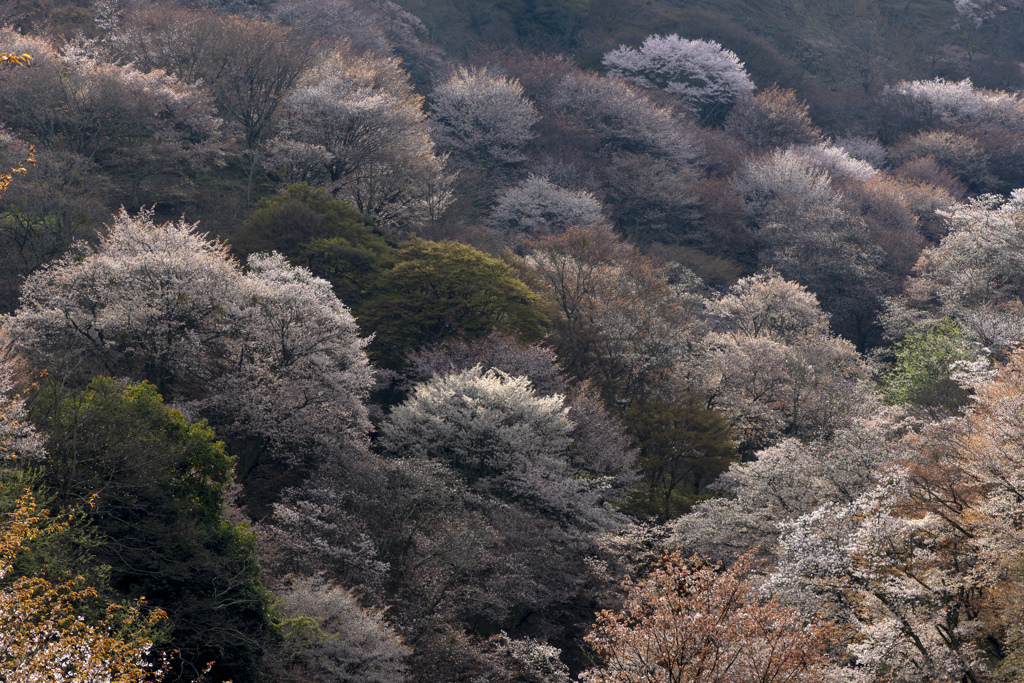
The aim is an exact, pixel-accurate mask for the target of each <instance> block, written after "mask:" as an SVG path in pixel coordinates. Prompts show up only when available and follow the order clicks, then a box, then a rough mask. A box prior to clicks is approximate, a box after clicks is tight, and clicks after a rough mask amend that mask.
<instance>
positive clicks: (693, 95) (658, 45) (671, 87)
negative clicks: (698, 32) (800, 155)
mask: <svg viewBox="0 0 1024 683" xmlns="http://www.w3.org/2000/svg"><path fill="white" fill-rule="evenodd" d="M604 65H605V66H606V67H608V70H609V72H610V73H611V74H612V75H615V76H620V77H622V78H628V79H629V80H631V81H633V82H634V83H636V84H638V85H640V86H642V87H644V88H661V89H664V90H665V91H667V92H670V93H672V94H674V95H679V96H680V97H682V98H683V99H684V100H685V101H686V102H688V103H689V104H690V105H691V106H692V107H693V108H694V110H696V111H699V112H700V113H701V118H702V119H704V120H708V119H712V118H714V117H716V116H720V115H721V114H722V113H723V112H724V111H725V110H726V109H728V107H729V106H731V105H732V104H733V103H734V102H736V101H737V100H739V99H741V98H743V97H749V96H750V95H751V94H752V93H753V92H754V82H753V81H751V80H750V76H748V75H747V72H746V70H745V69H744V68H743V62H741V61H740V60H739V57H737V56H736V53H734V52H732V51H731V50H726V49H725V48H723V47H722V46H721V45H720V44H718V43H716V42H715V41H713V40H686V39H685V38H680V37H679V36H678V35H677V34H675V33H673V34H672V35H670V36H657V35H652V36H648V37H647V39H646V40H644V42H643V44H642V45H641V46H640V49H638V50H634V49H633V48H629V47H626V46H625V45H620V46H619V48H618V49H617V50H613V51H612V52H609V53H608V54H606V55H605V56H604Z"/></svg>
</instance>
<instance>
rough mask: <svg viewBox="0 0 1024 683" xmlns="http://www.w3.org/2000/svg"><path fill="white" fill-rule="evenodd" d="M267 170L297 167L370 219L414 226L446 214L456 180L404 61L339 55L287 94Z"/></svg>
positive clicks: (313, 69)
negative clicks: (437, 147) (440, 152)
mask: <svg viewBox="0 0 1024 683" xmlns="http://www.w3.org/2000/svg"><path fill="white" fill-rule="evenodd" d="M283 105H284V121H283V124H282V127H283V131H282V133H281V135H279V136H278V137H277V138H275V140H274V141H272V142H271V143H270V145H269V148H270V158H269V159H268V160H267V162H266V165H267V166H268V168H271V169H275V168H283V169H288V168H292V169H298V170H299V171H300V172H301V173H302V175H303V176H304V177H298V178H291V180H307V181H309V182H311V183H315V184H322V185H324V186H326V187H327V188H328V189H329V190H330V191H331V193H332V194H334V195H335V196H336V197H338V198H340V199H349V200H351V201H352V203H353V204H354V205H355V206H356V208H358V209H359V211H360V212H361V213H362V214H363V217H364V219H365V220H367V221H368V222H369V221H373V222H375V223H377V224H380V225H382V226H387V227H393V228H401V227H402V226H409V225H411V226H415V225H417V224H418V223H417V222H422V221H424V220H427V219H429V218H430V216H431V215H432V214H433V215H436V214H438V213H440V212H441V211H443V209H444V206H445V205H446V204H445V203H446V202H450V201H451V198H450V195H449V194H448V190H449V189H450V188H449V186H450V182H451V177H450V174H447V173H446V171H445V161H444V157H438V156H437V155H436V154H435V153H434V144H433V142H432V141H431V140H430V137H429V136H428V133H427V123H426V120H425V116H424V114H423V110H422V108H421V105H422V98H421V97H419V96H418V95H416V94H415V93H414V92H413V90H412V86H411V85H410V84H409V82H408V79H407V77H406V75H405V73H404V72H403V71H402V70H401V69H400V68H399V61H398V59H397V58H383V57H373V56H362V57H356V56H355V55H353V54H351V53H349V52H337V53H335V54H333V55H331V56H329V57H327V58H325V59H323V60H321V61H320V62H319V63H318V64H317V65H316V66H314V67H313V68H312V69H310V70H308V71H307V72H306V73H305V74H304V75H303V76H302V78H301V79H300V80H299V82H298V84H297V85H296V87H295V88H294V89H292V90H291V92H289V93H288V95H287V96H286V97H285V99H284V102H283Z"/></svg>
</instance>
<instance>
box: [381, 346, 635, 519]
mask: <svg viewBox="0 0 1024 683" xmlns="http://www.w3.org/2000/svg"><path fill="white" fill-rule="evenodd" d="M570 412H571V411H570V409H569V408H567V407H565V405H564V397H563V396H560V395H558V394H555V395H553V396H537V395H535V394H534V393H533V392H532V390H531V388H530V384H529V381H528V380H527V379H526V378H525V377H512V376H509V375H507V374H505V373H502V372H501V371H499V370H489V371H487V372H484V371H483V370H481V368H480V367H479V366H477V367H475V368H472V369H470V370H465V371H462V372H459V373H455V374H452V375H448V376H447V377H438V378H436V379H434V380H432V381H430V382H428V383H426V384H422V385H419V386H418V387H416V388H415V389H414V391H413V396H412V397H411V398H410V399H409V400H408V401H407V402H406V403H404V404H402V405H401V406H399V407H398V408H396V409H395V410H393V411H392V412H391V415H390V416H389V417H388V419H387V421H386V422H385V424H384V425H383V426H382V427H381V431H382V437H381V446H382V447H383V448H384V449H385V450H386V451H389V452H391V453H394V454H401V455H403V456H405V457H409V458H421V459H430V460H437V461H440V462H444V463H445V464H447V465H449V466H450V467H452V468H453V469H455V470H456V471H457V472H459V473H460V474H462V475H463V476H464V477H465V478H466V481H467V482H468V483H469V484H470V485H472V486H474V487H476V488H477V489H479V490H483V491H487V492H489V493H490V494H491V495H495V496H497V497H499V498H500V497H504V496H510V497H511V499H512V500H516V501H519V502H521V503H522V504H524V505H525V506H526V507H527V508H530V509H533V510H535V511H537V512H539V513H540V514H542V515H551V516H554V517H555V518H558V519H564V520H566V521H569V522H571V523H573V524H577V525H580V526H582V527H584V528H597V529H602V528H610V527H613V526H615V525H616V524H617V523H619V521H620V517H619V516H618V515H617V514H615V513H614V512H612V511H611V510H610V509H609V508H607V507H605V505H604V503H605V501H606V500H612V499H614V498H615V497H617V495H618V494H619V492H617V491H615V490H614V489H612V488H611V485H612V483H613V482H614V481H615V479H614V475H615V474H617V472H615V471H612V470H609V469H608V468H609V466H614V465H613V463H600V462H594V463H590V462H588V461H587V460H585V459H581V460H578V461H576V462H575V463H573V461H572V459H571V457H570V450H571V446H572V443H573V441H572V433H573V426H574V425H573V423H572V422H571V421H570V419H569V413H570ZM583 473H586V475H587V476H585V477H584V476H581V475H583Z"/></svg>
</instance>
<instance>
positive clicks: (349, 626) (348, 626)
mask: <svg viewBox="0 0 1024 683" xmlns="http://www.w3.org/2000/svg"><path fill="white" fill-rule="evenodd" d="M280 598H281V603H282V604H281V617H282V621H281V632H282V636H283V642H282V643H281V645H279V646H278V647H277V648H276V649H275V651H273V652H272V653H271V654H270V656H269V657H268V662H267V673H269V674H270V675H271V676H273V678H274V680H276V681H281V683H306V682H307V681H308V682H310V683H320V682H321V681H336V680H338V679H339V678H340V679H343V680H346V681H351V682H352V683H402V681H405V680H407V674H408V667H407V666H406V665H405V662H404V660H405V658H406V657H407V656H408V654H409V648H407V647H406V646H405V645H404V644H403V643H402V639H401V637H400V636H399V635H398V634H397V633H396V632H395V630H394V629H393V628H392V627H391V626H390V625H389V624H388V623H387V621H386V620H385V619H384V615H383V614H382V613H381V612H378V611H374V610H367V609H364V608H363V607H361V606H360V605H359V602H358V600H357V599H356V597H355V596H354V595H353V594H352V592H351V591H349V590H347V589H346V588H343V587H341V586H338V585H334V584H331V583H330V582H328V581H325V580H324V579H323V578H322V577H312V578H305V577H294V578H292V579H291V581H290V583H289V584H288V585H287V586H286V587H284V588H283V589H282V590H281V591H280Z"/></svg>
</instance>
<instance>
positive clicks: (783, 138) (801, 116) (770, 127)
mask: <svg viewBox="0 0 1024 683" xmlns="http://www.w3.org/2000/svg"><path fill="white" fill-rule="evenodd" d="M809 109H810V108H809V106H808V105H807V103H806V102H800V101H799V100H797V97H796V92H794V91H793V90H784V89H782V88H780V87H779V86H777V85H775V86H772V87H771V88H768V89H767V90H762V91H761V92H759V93H757V95H755V96H754V97H745V98H742V99H740V101H739V102H737V103H736V105H735V106H734V107H733V109H732V111H730V112H729V116H728V117H726V120H725V129H726V131H728V132H729V133H731V134H732V135H735V136H736V137H738V138H740V139H741V140H743V141H744V142H746V143H747V144H748V145H750V146H751V147H754V148H756V149H764V148H766V147H788V146H789V145H811V144H815V143H817V142H819V141H820V140H821V131H819V130H818V129H817V128H815V127H814V124H813V123H812V122H811V117H810V114H809Z"/></svg>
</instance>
